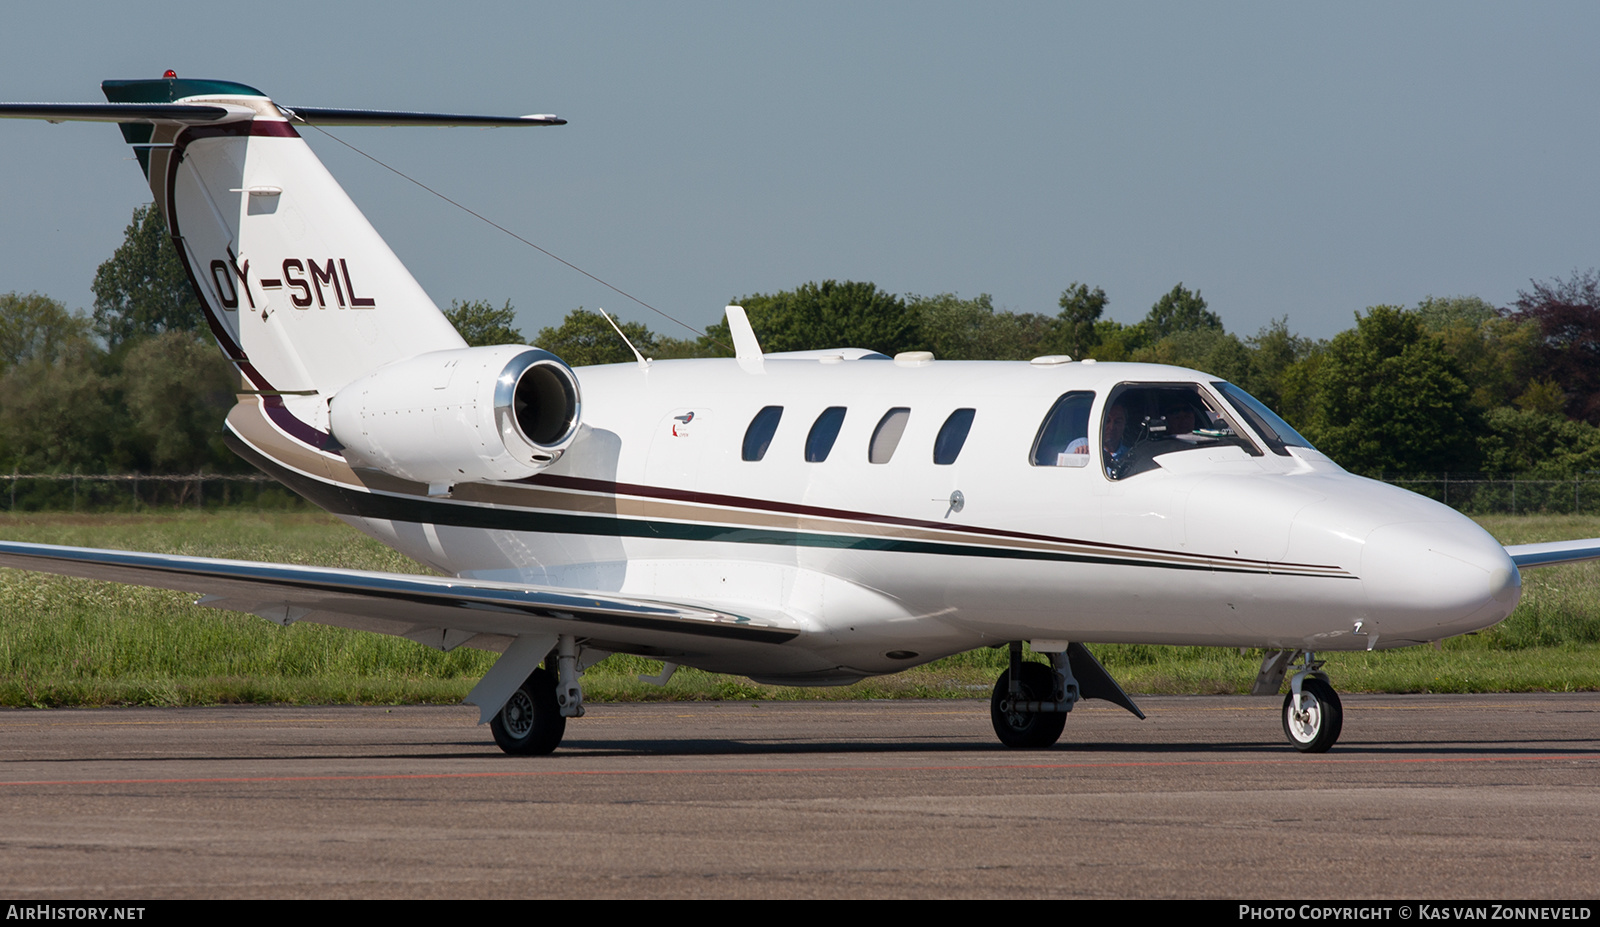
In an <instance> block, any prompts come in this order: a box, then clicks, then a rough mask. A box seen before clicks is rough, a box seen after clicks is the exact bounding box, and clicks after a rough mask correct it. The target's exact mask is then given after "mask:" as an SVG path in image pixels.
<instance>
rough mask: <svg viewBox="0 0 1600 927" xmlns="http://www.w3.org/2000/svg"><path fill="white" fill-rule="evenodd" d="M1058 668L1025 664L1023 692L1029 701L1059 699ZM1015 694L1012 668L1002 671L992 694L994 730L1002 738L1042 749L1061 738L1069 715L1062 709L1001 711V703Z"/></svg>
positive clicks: (1013, 744) (1015, 744) (1023, 746)
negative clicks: (1057, 685) (1057, 691)
mask: <svg viewBox="0 0 1600 927" xmlns="http://www.w3.org/2000/svg"><path fill="white" fill-rule="evenodd" d="M1055 693H1056V673H1055V670H1053V669H1051V668H1050V667H1048V666H1045V665H1044V664H1043V663H1024V664H1022V695H1021V700H1022V701H1025V702H1048V701H1053V700H1054V699H1055ZM1010 698H1011V671H1010V670H1006V671H1005V672H1003V673H1001V674H1000V679H999V681H997V682H996V683H995V684H994V694H993V695H992V696H990V698H989V720H990V721H992V722H994V732H995V734H996V735H997V736H998V737H999V738H1000V742H1001V743H1003V744H1005V745H1006V746H1008V747H1017V748H1020V749H1024V750H1039V749H1043V748H1045V747H1048V746H1050V745H1051V744H1054V743H1055V742H1056V741H1057V740H1060V739H1061V731H1062V729H1063V728H1065V727H1066V726H1067V716H1066V714H1065V713H1064V712H1059V711H1015V710H1013V711H1001V710H1000V704H1001V703H1002V702H1005V701H1008V700H1009V699H1010Z"/></svg>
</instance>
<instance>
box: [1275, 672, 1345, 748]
mask: <svg viewBox="0 0 1600 927" xmlns="http://www.w3.org/2000/svg"><path fill="white" fill-rule="evenodd" d="M1343 727H1344V708H1343V706H1341V705H1340V704H1339V693H1337V692H1335V691H1333V686H1330V685H1328V684H1327V683H1326V682H1323V681H1322V680H1320V679H1317V678H1315V677H1312V678H1309V679H1307V680H1306V681H1305V682H1302V683H1301V684H1300V712H1299V714H1296V713H1295V710H1294V693H1293V692H1290V693H1289V694H1288V695H1285V696H1284V697H1283V732H1284V733H1285V734H1287V735H1288V736H1289V742H1290V743H1292V744H1294V748H1295V749H1296V750H1299V751H1300V752H1301V753H1327V752H1328V748H1329V747H1331V746H1333V744H1334V741H1336V740H1338V739H1339V731H1340V730H1341V729H1342V728H1343Z"/></svg>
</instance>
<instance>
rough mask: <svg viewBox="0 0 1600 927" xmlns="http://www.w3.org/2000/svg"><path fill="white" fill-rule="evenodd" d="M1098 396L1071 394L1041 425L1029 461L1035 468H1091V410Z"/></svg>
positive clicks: (1054, 406)
mask: <svg viewBox="0 0 1600 927" xmlns="http://www.w3.org/2000/svg"><path fill="white" fill-rule="evenodd" d="M1093 405H1094V393H1092V392H1075V393H1067V394H1066V395H1064V396H1062V397H1061V398H1060V399H1057V400H1056V402H1055V405H1053V406H1051V407H1050V412H1049V414H1047V415H1046V416H1045V417H1044V421H1043V422H1042V423H1040V425H1039V433H1038V434H1037V435H1035V436H1034V438H1033V452H1032V453H1031V454H1030V455H1029V457H1028V461H1029V463H1032V464H1033V465H1034V466H1035V467H1087V466H1088V465H1089V407H1090V406H1093Z"/></svg>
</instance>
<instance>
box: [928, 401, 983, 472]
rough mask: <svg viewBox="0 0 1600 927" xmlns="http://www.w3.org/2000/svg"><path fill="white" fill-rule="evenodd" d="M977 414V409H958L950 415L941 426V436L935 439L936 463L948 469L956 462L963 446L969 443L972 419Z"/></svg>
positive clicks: (934, 459) (934, 453)
mask: <svg viewBox="0 0 1600 927" xmlns="http://www.w3.org/2000/svg"><path fill="white" fill-rule="evenodd" d="M976 414H977V410H975V409H957V410H955V411H954V412H951V413H950V417H949V418H947V419H945V420H944V424H943V425H941V426H939V436H938V437H937V438H934V439H933V462H934V463H936V464H938V465H940V466H942V467H947V466H949V465H950V464H953V463H955V462H956V458H957V457H959V456H961V448H962V446H963V445H965V444H966V443H967V432H969V431H971V430H972V417H973V416H974V415H976Z"/></svg>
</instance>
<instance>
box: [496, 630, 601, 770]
mask: <svg viewBox="0 0 1600 927" xmlns="http://www.w3.org/2000/svg"><path fill="white" fill-rule="evenodd" d="M578 651H579V648H578V643H577V641H576V639H574V638H573V637H572V636H571V635H569V634H563V635H561V636H560V638H559V639H558V643H557V645H556V650H555V652H554V653H552V654H551V655H550V657H546V659H545V663H546V664H547V665H545V666H541V667H539V668H538V669H535V670H534V671H533V672H532V673H531V674H530V675H529V676H528V678H527V680H526V681H524V682H523V683H522V685H521V686H519V687H518V688H517V691H515V692H513V693H511V697H510V698H509V699H507V700H506V703H505V704H504V705H503V706H501V708H500V710H499V711H497V712H495V715H494V717H492V718H490V719H489V730H490V731H492V732H493V733H494V742H495V743H496V744H497V745H499V747H500V749H501V750H504V751H505V752H507V753H511V754H515V755H519V756H542V755H544V754H547V753H552V752H554V751H555V749H556V747H559V746H561V738H562V736H563V735H564V734H566V732H567V719H568V718H581V717H583V688H582V686H580V685H579V684H578V671H579V670H578ZM552 657H553V658H554V662H555V664H556V667H555V672H551V670H550V667H549V666H548V664H549V663H550V662H551V658H552Z"/></svg>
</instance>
